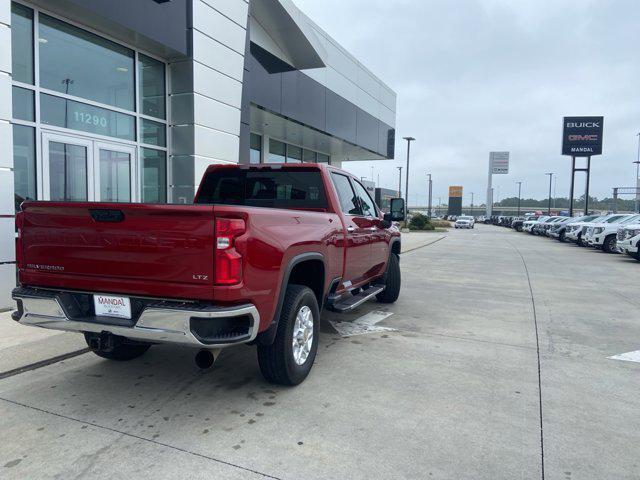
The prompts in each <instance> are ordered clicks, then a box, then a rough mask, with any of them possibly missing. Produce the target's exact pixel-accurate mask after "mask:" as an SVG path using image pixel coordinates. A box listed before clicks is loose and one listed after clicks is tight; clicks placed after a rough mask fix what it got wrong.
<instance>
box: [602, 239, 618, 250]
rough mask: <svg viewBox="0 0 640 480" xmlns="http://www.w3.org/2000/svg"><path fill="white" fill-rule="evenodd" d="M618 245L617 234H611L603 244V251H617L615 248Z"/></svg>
mask: <svg viewBox="0 0 640 480" xmlns="http://www.w3.org/2000/svg"><path fill="white" fill-rule="evenodd" d="M615 245H616V236H615V235H609V236H608V237H607V238H605V239H604V243H603V244H602V251H603V252H606V253H615V251H614V250H613V249H614V247H615Z"/></svg>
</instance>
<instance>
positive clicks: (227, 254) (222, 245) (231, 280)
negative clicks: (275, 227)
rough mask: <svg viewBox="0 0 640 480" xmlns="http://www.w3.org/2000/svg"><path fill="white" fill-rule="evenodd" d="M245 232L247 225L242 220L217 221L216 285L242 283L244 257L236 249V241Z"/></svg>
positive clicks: (227, 219)
mask: <svg viewBox="0 0 640 480" xmlns="http://www.w3.org/2000/svg"><path fill="white" fill-rule="evenodd" d="M244 232H245V223H244V220H242V219H239V218H217V219H216V235H215V236H216V252H215V265H214V278H215V284H216V285H236V284H238V283H240V282H241V281H242V255H240V254H239V253H238V251H237V250H236V249H235V239H236V238H237V237H239V236H240V235H242V234H243V233H244Z"/></svg>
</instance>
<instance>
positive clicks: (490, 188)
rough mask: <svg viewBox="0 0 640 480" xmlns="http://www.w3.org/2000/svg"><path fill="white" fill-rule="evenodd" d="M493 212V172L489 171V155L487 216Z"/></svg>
mask: <svg viewBox="0 0 640 480" xmlns="http://www.w3.org/2000/svg"><path fill="white" fill-rule="evenodd" d="M492 214H493V172H492V171H491V157H489V179H488V180H487V217H490V216H491V215H492Z"/></svg>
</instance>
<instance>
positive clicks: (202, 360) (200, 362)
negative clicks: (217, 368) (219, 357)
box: [195, 350, 216, 370]
mask: <svg viewBox="0 0 640 480" xmlns="http://www.w3.org/2000/svg"><path fill="white" fill-rule="evenodd" d="M195 361H196V365H197V366H198V368H199V369H201V370H208V369H210V368H211V367H213V364H214V363H215V361H216V358H215V356H214V355H213V352H212V351H211V350H200V351H199V352H198V353H196V358H195Z"/></svg>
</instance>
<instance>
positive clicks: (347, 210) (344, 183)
mask: <svg viewBox="0 0 640 480" xmlns="http://www.w3.org/2000/svg"><path fill="white" fill-rule="evenodd" d="M331 179H332V180H333V185H334V186H335V187H336V192H337V193H338V199H339V200H340V208H341V209H342V213H344V214H346V215H362V211H361V210H360V204H359V202H358V197H357V196H356V194H355V192H354V191H353V188H352V187H351V182H350V181H349V177H347V176H346V175H340V174H339V173H332V174H331Z"/></svg>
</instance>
